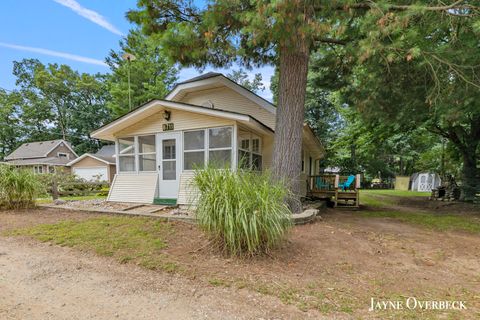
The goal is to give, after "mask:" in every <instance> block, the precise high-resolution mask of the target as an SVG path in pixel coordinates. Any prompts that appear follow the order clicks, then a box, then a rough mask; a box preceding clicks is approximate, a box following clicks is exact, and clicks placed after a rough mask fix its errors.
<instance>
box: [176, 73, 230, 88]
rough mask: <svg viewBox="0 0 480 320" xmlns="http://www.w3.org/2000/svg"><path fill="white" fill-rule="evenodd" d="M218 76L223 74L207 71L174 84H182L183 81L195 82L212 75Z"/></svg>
mask: <svg viewBox="0 0 480 320" xmlns="http://www.w3.org/2000/svg"><path fill="white" fill-rule="evenodd" d="M218 76H223V74H221V73H218V72H207V73H205V74H202V75H199V76H197V77H193V78H191V79H187V80H185V81H182V82H179V83H177V84H176V85H177V86H178V85H180V84H184V83H189V82H195V81H199V80H203V79H208V78H213V77H218Z"/></svg>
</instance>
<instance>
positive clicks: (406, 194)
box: [360, 189, 430, 197]
mask: <svg viewBox="0 0 480 320" xmlns="http://www.w3.org/2000/svg"><path fill="white" fill-rule="evenodd" d="M360 194H378V195H383V196H394V197H428V196H430V192H418V191H403V190H377V189H368V190H360Z"/></svg>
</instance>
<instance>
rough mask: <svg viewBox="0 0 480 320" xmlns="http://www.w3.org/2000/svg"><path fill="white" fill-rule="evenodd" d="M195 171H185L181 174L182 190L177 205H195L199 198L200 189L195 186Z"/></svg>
mask: <svg viewBox="0 0 480 320" xmlns="http://www.w3.org/2000/svg"><path fill="white" fill-rule="evenodd" d="M194 175H195V172H194V171H184V172H182V173H181V174H180V188H179V192H178V198H177V203H178V204H182V205H191V204H195V202H196V200H197V197H198V195H199V194H198V189H197V188H196V187H195V186H194V185H193V183H192V182H193V177H194Z"/></svg>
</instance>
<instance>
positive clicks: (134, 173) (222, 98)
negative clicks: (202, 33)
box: [91, 73, 324, 205]
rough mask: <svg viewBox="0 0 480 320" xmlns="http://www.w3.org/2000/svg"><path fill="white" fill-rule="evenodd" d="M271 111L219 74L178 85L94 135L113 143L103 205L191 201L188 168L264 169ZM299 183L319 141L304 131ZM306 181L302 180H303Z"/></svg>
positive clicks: (310, 170)
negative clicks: (112, 160)
mask: <svg viewBox="0 0 480 320" xmlns="http://www.w3.org/2000/svg"><path fill="white" fill-rule="evenodd" d="M275 113H276V107H275V106H274V105H273V104H271V103H270V102H268V101H266V100H264V99H263V98H261V97H260V96H258V95H256V94H254V93H253V92H251V91H249V90H247V89H246V88H244V87H242V86H240V85H238V84H237V83H235V82H233V81H232V80H230V79H228V78H227V77H225V76H223V75H222V74H219V73H207V74H205V75H202V76H199V77H196V78H193V79H190V80H187V81H185V82H181V83H178V84H177V85H176V86H175V88H174V89H173V90H172V91H171V92H170V93H169V94H168V95H167V97H166V98H165V99H164V100H153V101H150V102H148V103H146V104H144V105H142V106H140V107H138V108H136V109H134V110H132V111H131V112H129V113H127V114H125V115H123V116H122V117H120V118H118V119H116V120H114V121H113V122H111V123H109V124H107V125H105V126H103V127H101V128H99V129H97V130H96V131H94V132H92V134H91V137H92V138H97V139H102V140H107V141H112V142H114V143H115V149H116V157H115V159H116V167H117V173H116V175H115V177H114V179H113V182H112V186H111V188H110V193H109V196H108V200H109V201H119V202H137V203H157V204H180V205H186V204H191V202H192V201H194V197H192V194H194V190H192V188H191V183H190V182H191V180H192V178H193V176H194V170H195V169H198V168H202V167H204V166H205V165H207V164H209V165H214V166H217V167H219V168H229V169H232V170H236V169H237V168H239V167H241V168H248V169H251V170H259V171H261V170H266V169H269V168H270V167H271V165H272V153H273V138H274V132H275ZM302 153H303V158H302V159H303V161H302V170H303V172H302V175H301V176H300V177H299V179H301V180H302V186H304V188H303V191H302V193H303V195H305V194H306V192H307V176H308V175H310V174H314V173H318V165H319V160H320V159H321V157H322V156H323V154H324V150H323V147H322V144H321V143H320V141H319V140H318V139H317V138H316V136H315V135H314V133H313V131H312V130H311V128H310V127H308V126H307V125H304V128H303V151H302ZM303 182H304V183H303Z"/></svg>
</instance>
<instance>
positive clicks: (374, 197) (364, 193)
mask: <svg viewBox="0 0 480 320" xmlns="http://www.w3.org/2000/svg"><path fill="white" fill-rule="evenodd" d="M428 196H430V193H429V192H417V191H400V190H375V189H370V190H360V204H361V205H364V206H369V207H376V208H379V207H388V206H392V205H396V204H397V202H398V200H399V199H400V198H405V197H428Z"/></svg>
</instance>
